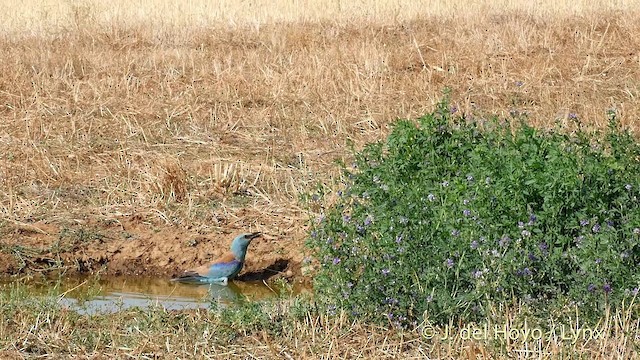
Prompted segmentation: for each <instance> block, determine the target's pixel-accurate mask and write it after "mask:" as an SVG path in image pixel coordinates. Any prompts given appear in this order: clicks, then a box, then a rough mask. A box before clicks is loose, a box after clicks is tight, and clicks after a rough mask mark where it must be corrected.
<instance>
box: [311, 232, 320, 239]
mask: <svg viewBox="0 0 640 360" xmlns="http://www.w3.org/2000/svg"><path fill="white" fill-rule="evenodd" d="M311 237H312V238H316V237H318V232H317V231H315V230H313V231H311Z"/></svg>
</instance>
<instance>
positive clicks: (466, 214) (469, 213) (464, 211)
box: [462, 209, 471, 216]
mask: <svg viewBox="0 0 640 360" xmlns="http://www.w3.org/2000/svg"><path fill="white" fill-rule="evenodd" d="M462 215H464V216H469V215H471V210H469V209H464V210H462Z"/></svg>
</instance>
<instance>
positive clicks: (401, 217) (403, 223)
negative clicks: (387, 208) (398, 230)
mask: <svg viewBox="0 0 640 360" xmlns="http://www.w3.org/2000/svg"><path fill="white" fill-rule="evenodd" d="M408 222H409V219H407V218H406V217H404V216H400V224H402V225H407V223H408Z"/></svg>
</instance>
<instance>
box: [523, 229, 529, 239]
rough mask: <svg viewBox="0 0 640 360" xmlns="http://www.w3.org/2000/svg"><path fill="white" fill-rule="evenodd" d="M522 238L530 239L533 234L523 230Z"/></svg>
mask: <svg viewBox="0 0 640 360" xmlns="http://www.w3.org/2000/svg"><path fill="white" fill-rule="evenodd" d="M522 236H524V237H529V236H531V233H530V232H529V230H522Z"/></svg>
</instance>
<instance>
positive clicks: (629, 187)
mask: <svg viewBox="0 0 640 360" xmlns="http://www.w3.org/2000/svg"><path fill="white" fill-rule="evenodd" d="M624 188H625V189H627V190H628V191H631V189H633V186H631V184H627V185H625V186H624Z"/></svg>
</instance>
